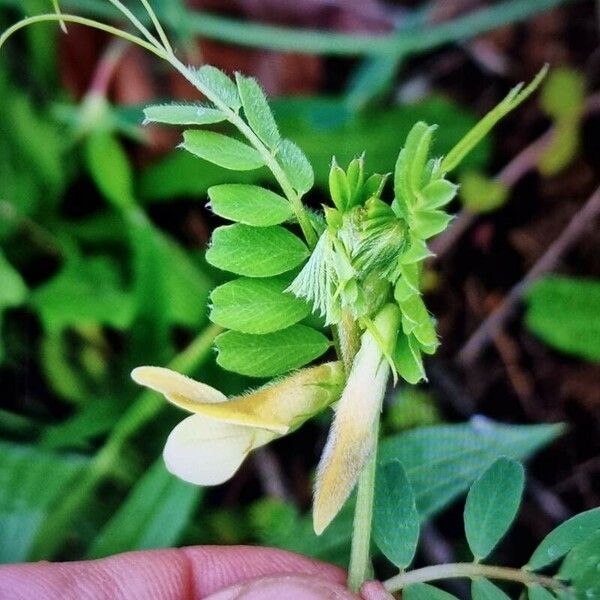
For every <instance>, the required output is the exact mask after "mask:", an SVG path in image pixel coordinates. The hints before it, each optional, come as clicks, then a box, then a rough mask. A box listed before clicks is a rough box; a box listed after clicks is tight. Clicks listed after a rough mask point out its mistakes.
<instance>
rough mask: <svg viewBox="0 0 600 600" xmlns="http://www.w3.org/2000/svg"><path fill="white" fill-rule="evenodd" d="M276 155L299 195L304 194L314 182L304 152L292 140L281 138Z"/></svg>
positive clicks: (311, 170)
mask: <svg viewBox="0 0 600 600" xmlns="http://www.w3.org/2000/svg"><path fill="white" fill-rule="evenodd" d="M276 157H277V162H278V163H279V165H280V166H281V169H282V170H283V172H284V173H285V174H286V175H287V177H288V179H289V180H290V183H291V184H292V186H293V187H294V189H295V190H296V191H297V192H298V193H299V194H300V195H302V194H306V192H308V190H310V189H311V188H312V186H313V185H314V183H315V175H314V172H313V168H312V166H311V164H310V163H309V162H308V158H306V156H305V154H304V152H302V150H300V148H299V147H298V146H297V145H296V144H294V142H291V141H290V140H281V142H279V145H278V146H277V154H276Z"/></svg>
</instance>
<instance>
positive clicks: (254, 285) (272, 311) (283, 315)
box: [210, 276, 311, 333]
mask: <svg viewBox="0 0 600 600" xmlns="http://www.w3.org/2000/svg"><path fill="white" fill-rule="evenodd" d="M291 280H292V278H290V277H289V276H280V277H270V278H267V279H259V278H253V279H248V278H243V279H236V280H234V281H229V282H227V283H225V284H223V285H221V286H219V287H218V288H216V289H215V290H213V292H212V293H211V295H210V299H211V302H212V307H211V311H210V319H211V321H213V322H214V323H217V324H218V325H221V326H222V327H226V328H227V329H234V330H236V331H241V332H242V333H270V332H272V331H278V330H280V329H285V328H286V327H289V326H290V325H294V324H295V323H297V322H298V321H301V320H302V319H304V317H306V316H308V314H309V313H310V310H311V309H310V306H309V305H308V304H307V303H306V302H304V301H303V300H300V299H298V298H296V296H294V295H293V294H290V293H286V292H285V291H284V290H285V289H286V288H287V287H288V286H289V285H290V283H291Z"/></svg>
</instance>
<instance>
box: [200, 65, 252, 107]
mask: <svg viewBox="0 0 600 600" xmlns="http://www.w3.org/2000/svg"><path fill="white" fill-rule="evenodd" d="M189 71H190V73H192V75H193V78H194V79H195V80H196V81H197V82H198V83H199V85H200V87H204V88H208V90H210V92H211V95H212V96H214V97H215V98H216V99H217V100H218V101H220V102H222V103H223V104H225V105H226V106H227V107H228V108H231V109H232V110H236V111H237V110H239V108H240V107H241V106H242V102H241V100H240V97H239V95H238V91H237V88H236V86H235V83H233V81H231V79H229V77H228V76H227V75H226V74H225V73H223V71H221V70H220V69H217V68H216V67H213V66H212V65H203V66H201V67H200V68H199V69H195V70H194V69H192V68H190V69H189ZM210 99H211V100H212V97H211V98H210Z"/></svg>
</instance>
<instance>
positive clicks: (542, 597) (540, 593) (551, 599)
mask: <svg viewBox="0 0 600 600" xmlns="http://www.w3.org/2000/svg"><path fill="white" fill-rule="evenodd" d="M527 593H528V595H529V600H556V596H555V595H554V594H552V593H551V592H549V591H548V590H547V589H546V588H545V587H542V586H541V585H538V584H535V585H531V586H529V588H528V590H527Z"/></svg>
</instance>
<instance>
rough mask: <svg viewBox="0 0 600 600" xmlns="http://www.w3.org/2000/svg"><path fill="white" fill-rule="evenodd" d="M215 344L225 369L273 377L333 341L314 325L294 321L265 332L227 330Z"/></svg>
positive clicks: (308, 359)
mask: <svg viewBox="0 0 600 600" xmlns="http://www.w3.org/2000/svg"><path fill="white" fill-rule="evenodd" d="M215 345H216V347H217V350H218V356H217V363H218V364H219V365H221V366H222V367H223V368H224V369H227V370H229V371H234V372H235V373H241V374H242V375H248V376H250V377H273V376H275V375H280V374H282V373H286V372H287V371H291V370H292V369H298V368H300V367H302V366H304V365H306V364H308V363H309V362H311V361H313V360H315V358H318V357H319V356H321V355H322V354H323V353H324V352H325V351H326V350H327V349H328V348H329V345H330V342H329V340H328V339H327V338H326V337H325V336H324V335H323V334H322V333H319V332H318V331H316V330H315V329H312V328H311V327H306V326H305V325H292V326H291V327H288V328H287V329H282V330H281V331H276V332H274V333H267V334H265V335H251V334H247V333H239V332H237V331H226V332H225V333H222V334H221V335H220V336H218V337H217V339H216V340H215Z"/></svg>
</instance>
